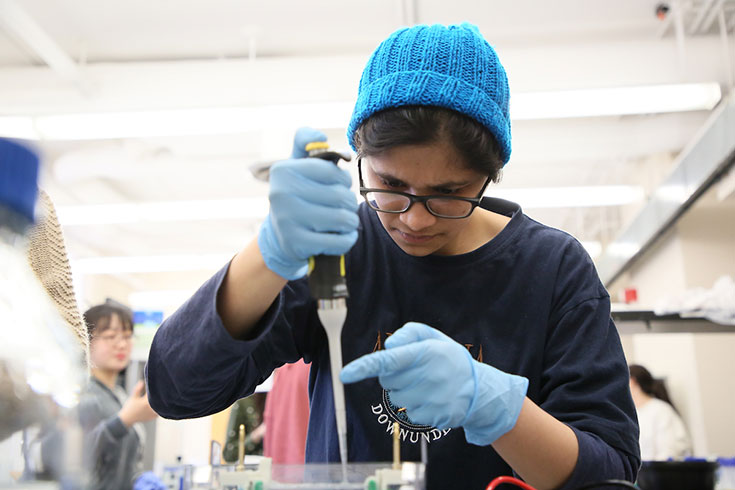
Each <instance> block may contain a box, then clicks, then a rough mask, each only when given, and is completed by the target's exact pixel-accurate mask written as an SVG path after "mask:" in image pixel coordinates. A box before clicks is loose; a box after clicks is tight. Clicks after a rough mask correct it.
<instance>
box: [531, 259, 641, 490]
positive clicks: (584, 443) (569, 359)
mask: <svg viewBox="0 0 735 490" xmlns="http://www.w3.org/2000/svg"><path fill="white" fill-rule="evenodd" d="M576 248H577V247H572V248H571V250H570V251H569V252H568V254H567V256H566V257H565V259H566V264H564V266H563V267H562V268H561V269H560V273H559V277H558V278H557V279H558V280H557V285H558V290H557V299H558V302H557V308H555V309H554V310H553V313H552V314H551V316H550V328H549V330H548V332H547V338H546V348H545V351H544V361H543V371H542V383H541V390H540V393H539V405H540V406H541V407H542V408H543V409H544V410H546V411H547V412H548V413H550V414H551V415H553V416H554V417H556V418H557V419H558V420H560V421H561V422H563V423H565V424H567V425H568V426H569V427H571V428H572V430H573V431H574V433H575V435H576V436H577V441H578V443H579V456H578V459H577V464H576V466H575V469H574V471H573V473H572V475H571V476H570V478H569V480H568V481H567V482H566V483H565V485H564V486H563V488H564V489H572V488H576V487H579V486H580V485H582V484H585V483H590V482H594V481H601V480H607V479H624V480H628V481H635V478H636V475H637V472H638V467H639V465H640V449H639V446H638V421H637V417H636V412H635V406H634V405H633V400H632V398H631V395H630V387H629V374H628V366H627V362H626V360H625V356H624V354H623V348H622V345H621V343H620V337H619V335H618V332H617V328H616V327H615V324H614V323H613V321H612V319H611V317H610V297H609V295H608V294H607V291H605V289H604V287H603V286H602V284H601V283H600V281H599V278H598V276H597V273H596V271H595V269H594V266H593V265H592V262H591V260H590V259H589V257H588V256H587V254H586V253H583V252H582V251H581V250H575V249H576ZM579 248H581V247H579Z"/></svg>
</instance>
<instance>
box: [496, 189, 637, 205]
mask: <svg viewBox="0 0 735 490" xmlns="http://www.w3.org/2000/svg"><path fill="white" fill-rule="evenodd" d="M485 194H486V195H489V196H493V197H499V198H501V199H507V200H509V201H513V202H516V203H518V204H520V205H521V207H522V208H523V209H543V208H579V207H597V206H622V205H625V204H630V203H633V202H637V201H641V200H643V198H644V195H645V192H644V190H643V187H639V186H628V185H597V186H576V187H538V188H528V189H503V188H497V189H495V188H490V189H489V190H488V191H486V193H485Z"/></svg>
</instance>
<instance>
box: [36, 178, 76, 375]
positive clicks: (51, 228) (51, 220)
mask: <svg viewBox="0 0 735 490" xmlns="http://www.w3.org/2000/svg"><path fill="white" fill-rule="evenodd" d="M36 214H37V215H38V217H39V220H38V223H37V224H36V225H35V226H34V227H33V228H32V229H31V230H30V232H29V233H28V237H29V238H30V243H29V245H30V246H29V247H28V260H29V261H30V263H31V267H32V268H33V272H34V273H35V274H36V276H37V277H38V279H39V280H40V281H41V283H42V284H43V287H44V288H46V291H47V292H48V295H49V296H50V297H51V299H52V300H53V302H54V304H55V305H56V309H57V310H58V311H59V313H60V314H61V317H62V318H63V319H64V320H65V321H66V323H67V324H68V325H69V328H70V329H71V330H72V331H73V332H74V334H75V335H76V337H77V338H78V339H79V343H80V344H81V346H82V348H83V349H84V353H85V357H86V359H87V367H89V338H88V336H87V329H86V327H85V326H84V322H83V321H82V315H81V314H80V313H79V308H78V307H77V300H76V297H75V296H74V287H73V286H72V276H71V267H70V266H69V259H68V257H67V255H66V246H65V245H64V235H63V234H62V233H61V226H60V225H59V220H58V218H57V217H56V210H55V208H54V205H53V203H52V202H51V198H50V197H49V196H48V194H46V192H44V191H43V190H41V189H39V192H38V204H37V206H36Z"/></svg>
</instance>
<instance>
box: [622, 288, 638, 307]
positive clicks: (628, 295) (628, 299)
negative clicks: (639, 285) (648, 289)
mask: <svg viewBox="0 0 735 490" xmlns="http://www.w3.org/2000/svg"><path fill="white" fill-rule="evenodd" d="M636 301H638V290H637V289H636V288H625V303H626V304H630V303H635V302H636Z"/></svg>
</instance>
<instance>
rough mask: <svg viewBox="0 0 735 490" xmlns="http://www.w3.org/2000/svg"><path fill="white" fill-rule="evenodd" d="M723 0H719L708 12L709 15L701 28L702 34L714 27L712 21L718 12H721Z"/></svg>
mask: <svg viewBox="0 0 735 490" xmlns="http://www.w3.org/2000/svg"><path fill="white" fill-rule="evenodd" d="M722 5H723V4H722V0H717V3H716V4H715V5H714V7H713V8H712V9H711V10H710V11H709V12H708V13H707V17H706V19H705V20H704V22H703V23H702V26H701V27H700V29H699V32H700V33H701V34H704V33H705V32H707V31H709V28H710V27H712V23H713V22H714V21H715V19H716V18H717V14H719V13H720V11H721V10H722Z"/></svg>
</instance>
